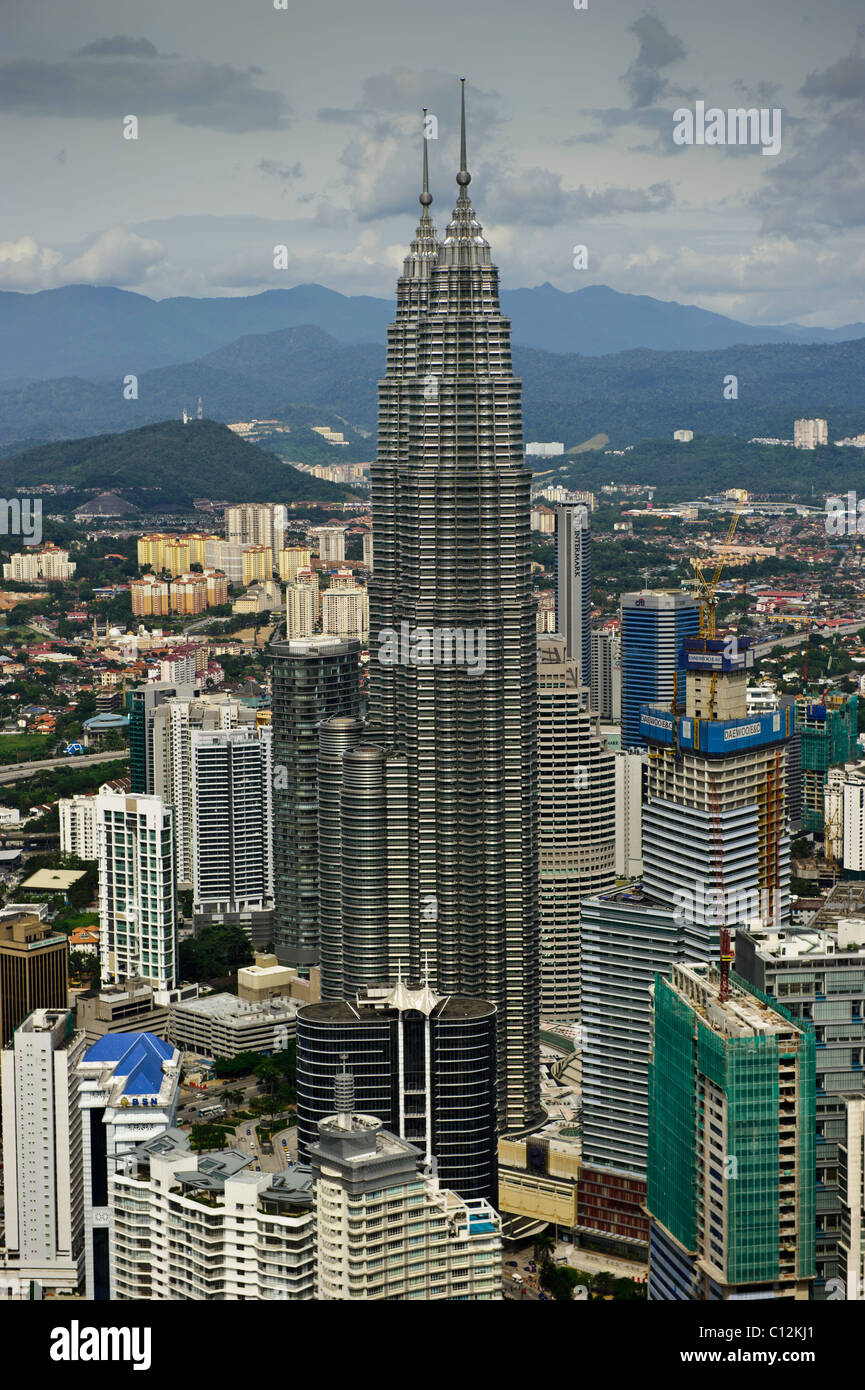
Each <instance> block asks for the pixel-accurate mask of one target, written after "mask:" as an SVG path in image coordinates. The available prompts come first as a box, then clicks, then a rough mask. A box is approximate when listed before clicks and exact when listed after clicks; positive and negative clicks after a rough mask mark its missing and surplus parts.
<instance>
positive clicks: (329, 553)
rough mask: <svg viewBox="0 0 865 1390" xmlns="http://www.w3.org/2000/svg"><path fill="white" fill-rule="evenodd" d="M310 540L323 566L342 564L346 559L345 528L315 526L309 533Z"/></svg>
mask: <svg viewBox="0 0 865 1390" xmlns="http://www.w3.org/2000/svg"><path fill="white" fill-rule="evenodd" d="M309 539H310V540H311V542H312V544H313V545H314V547H315V548H316V550H317V551H318V553H319V557H320V559H321V563H322V565H323V566H326V565H335V564H341V563H342V561H343V560H344V559H345V527H344V526H315V527H313V528H312V530H311V531H310V532H309Z"/></svg>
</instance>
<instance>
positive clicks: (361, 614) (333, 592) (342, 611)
mask: <svg viewBox="0 0 865 1390" xmlns="http://www.w3.org/2000/svg"><path fill="white" fill-rule="evenodd" d="M321 630H322V632H323V633H324V634H325V636H327V637H345V638H356V639H357V641H359V642H365V641H366V640H367V638H368V637H369V593H368V591H367V590H366V589H361V588H360V587H359V586H358V585H356V584H344V585H343V584H341V585H339V586H338V587H337V586H336V585H334V586H333V587H332V588H330V589H326V590H325V591H324V593H323V594H322V598H321Z"/></svg>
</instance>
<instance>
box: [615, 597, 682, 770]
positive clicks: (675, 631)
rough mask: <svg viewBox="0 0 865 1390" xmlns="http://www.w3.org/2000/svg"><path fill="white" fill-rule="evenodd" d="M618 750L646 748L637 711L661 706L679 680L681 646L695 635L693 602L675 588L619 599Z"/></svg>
mask: <svg viewBox="0 0 865 1390" xmlns="http://www.w3.org/2000/svg"><path fill="white" fill-rule="evenodd" d="M620 616H621V644H622V645H621V660H622V747H623V748H645V746H646V742H645V739H644V737H643V735H642V733H641V731H640V706H641V705H645V704H652V705H660V704H664V703H666V705H667V707H668V708H669V706H670V704H671V702H672V699H673V692H674V689H675V687H676V684H677V681H683V680H684V668H683V667H682V665H681V662H680V652H681V648H682V643H683V641H684V639H685V638H686V637H690V636H692V635H694V634H695V633H697V632H698V631H699V625H700V618H699V609H698V606H697V600H696V599H695V598H693V597H692V596H691V595H690V594H686V593H684V592H683V591H682V590H679V589H644V590H642V592H640V593H633V594H622V598H621V615H620Z"/></svg>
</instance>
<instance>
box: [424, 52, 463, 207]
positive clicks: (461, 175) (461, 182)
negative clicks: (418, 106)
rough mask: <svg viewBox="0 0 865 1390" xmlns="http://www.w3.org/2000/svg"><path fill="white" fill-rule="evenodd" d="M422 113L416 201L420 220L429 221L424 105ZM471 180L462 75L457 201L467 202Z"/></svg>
mask: <svg viewBox="0 0 865 1390" xmlns="http://www.w3.org/2000/svg"><path fill="white" fill-rule="evenodd" d="M423 114H424V140H423V189H422V191H421V195H420V197H419V198H418V202H419V203H420V205H421V207H422V208H423V213H422V214H421V220H422V221H423V220H426V221H429V220H430V214H429V208H430V204H431V203H432V194H431V193H430V191H429V155H428V146H429V140H428V138H427V133H426V115H427V108H426V107H424V109H423ZM471 181H472V176H471V174H470V173H469V171H468V169H467V167H466V80H465V78H464V77H461V78H460V167H459V173H458V174H457V183H458V185H459V190H460V192H459V198H458V201H459V202H464V203H467V202H468V193H467V191H466V190H467V188H468V186H469V184H470V183H471Z"/></svg>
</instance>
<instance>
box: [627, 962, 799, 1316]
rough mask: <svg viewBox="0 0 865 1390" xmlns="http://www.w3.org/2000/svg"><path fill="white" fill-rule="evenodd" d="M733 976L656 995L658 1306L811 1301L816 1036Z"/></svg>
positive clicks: (653, 1183)
mask: <svg viewBox="0 0 865 1390" xmlns="http://www.w3.org/2000/svg"><path fill="white" fill-rule="evenodd" d="M722 968H723V967H721V968H719V967H718V966H715V965H712V966H709V965H704V966H685V965H677V966H674V967H673V972H672V978H671V979H670V980H669V981H668V980H665V979H663V978H662V977H661V976H660V975H659V976H658V977H657V979H656V981H655V987H654V1029H653V1040H652V1060H651V1064H650V1067H649V1164H648V1199H647V1206H648V1210H649V1213H650V1216H651V1251H650V1258H649V1298H650V1299H654V1300H697V1301H701V1302H716V1301H724V1300H728V1299H749V1298H785V1299H807V1298H808V1296H809V1285H810V1281H811V1280H812V1279H813V1277H814V1200H815V1185H814V1034H813V1032H812V1031H811V1029H810V1028H808V1027H807V1026H803V1025H802V1024H800V1023H796V1022H795V1021H794V1020H793V1019H792V1018H791V1016H790V1014H789V1013H788V1012H787V1010H786V1009H785V1008H783V1007H782V1006H780V1005H778V1004H775V1003H773V1001H771V1000H769V999H767V998H766V996H765V995H761V994H760V993H758V992H756V991H754V992H752V991H751V990H749V989H746V988H744V987H743V986H742V985H741V984H740V983H739V982H738V981H737V980H736V979H733V980H732V981H728V982H727V990H728V997H725V995H726V993H727V991H725V989H724V988H722V979H721V969H722Z"/></svg>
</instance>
